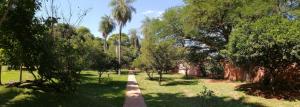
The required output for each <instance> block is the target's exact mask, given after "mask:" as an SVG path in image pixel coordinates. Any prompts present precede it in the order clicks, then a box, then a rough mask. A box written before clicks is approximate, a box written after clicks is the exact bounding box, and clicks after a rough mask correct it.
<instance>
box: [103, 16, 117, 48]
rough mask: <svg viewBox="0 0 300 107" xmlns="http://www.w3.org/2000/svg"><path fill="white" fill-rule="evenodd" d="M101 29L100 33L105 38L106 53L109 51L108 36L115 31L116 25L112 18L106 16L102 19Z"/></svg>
mask: <svg viewBox="0 0 300 107" xmlns="http://www.w3.org/2000/svg"><path fill="white" fill-rule="evenodd" d="M101 19H102V20H101V22H100V28H99V31H100V32H102V36H103V38H104V51H106V50H107V43H106V39H107V37H108V35H109V34H110V33H111V32H112V31H113V30H114V29H115V27H116V24H115V22H114V21H113V19H112V18H110V16H108V15H105V16H103V17H101Z"/></svg>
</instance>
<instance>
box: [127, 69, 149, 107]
mask: <svg viewBox="0 0 300 107" xmlns="http://www.w3.org/2000/svg"><path fill="white" fill-rule="evenodd" d="M126 90H127V91H126V98H125V103H124V105H123V107H147V106H146V104H145V101H144V98H143V96H142V93H141V90H140V88H139V86H138V84H137V82H136V79H135V75H134V74H133V73H130V74H129V75H128V83H127V89H126Z"/></svg>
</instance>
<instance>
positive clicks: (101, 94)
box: [0, 74, 127, 107]
mask: <svg viewBox="0 0 300 107" xmlns="http://www.w3.org/2000/svg"><path fill="white" fill-rule="evenodd" d="M93 76H96V75H89V74H82V79H84V81H83V82H82V83H81V84H79V85H78V90H77V91H76V92H75V93H74V94H69V93H55V92H51V91H50V92H45V91H43V90H32V89H30V90H29V91H28V90H27V91H18V88H16V89H17V90H11V91H7V92H5V93H0V106H9V107H82V106H86V107H98V106H104V107H116V106H117V107H118V106H122V105H123V102H124V100H125V96H124V95H125V88H126V84H127V81H117V80H114V81H111V80H105V81H103V82H101V83H98V79H97V78H95V77H93ZM6 89H8V90H10V89H15V88H6ZM20 90H22V89H20ZM16 96H18V97H19V96H26V97H25V98H24V97H23V98H22V97H21V98H19V99H17V100H15V99H14V98H18V97H16ZM12 99H14V100H12Z"/></svg>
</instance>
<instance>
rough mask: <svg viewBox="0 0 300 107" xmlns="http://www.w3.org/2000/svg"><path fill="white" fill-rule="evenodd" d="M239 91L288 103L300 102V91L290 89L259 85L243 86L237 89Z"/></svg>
mask: <svg viewBox="0 0 300 107" xmlns="http://www.w3.org/2000/svg"><path fill="white" fill-rule="evenodd" d="M236 90H237V91H243V92H245V93H246V94H248V95H253V96H260V97H264V98H267V99H271V98H276V99H284V100H288V101H296V100H300V91H299V89H294V90H292V89H289V87H280V88H274V89H273V88H272V87H266V86H265V87H264V86H262V85H261V84H259V83H249V84H242V85H240V86H238V87H237V88H236Z"/></svg>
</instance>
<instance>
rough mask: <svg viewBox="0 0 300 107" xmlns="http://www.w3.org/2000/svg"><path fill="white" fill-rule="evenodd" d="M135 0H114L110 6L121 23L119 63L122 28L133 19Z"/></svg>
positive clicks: (119, 48) (113, 14) (115, 17)
mask: <svg viewBox="0 0 300 107" xmlns="http://www.w3.org/2000/svg"><path fill="white" fill-rule="evenodd" d="M133 2H134V0H112V1H111V3H110V6H111V7H112V8H113V10H112V16H113V17H114V19H115V20H116V21H117V23H118V25H119V27H120V28H119V47H118V50H119V55H118V60H119V64H121V35H122V28H123V27H124V26H125V25H126V23H127V22H129V21H131V19H132V14H133V13H134V12H135V11H136V10H135V8H134V7H133V6H132V5H131V4H132V3H133ZM120 73H121V69H119V75H120Z"/></svg>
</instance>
